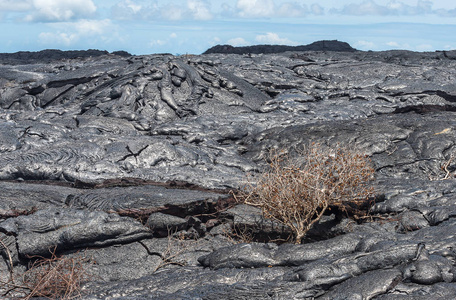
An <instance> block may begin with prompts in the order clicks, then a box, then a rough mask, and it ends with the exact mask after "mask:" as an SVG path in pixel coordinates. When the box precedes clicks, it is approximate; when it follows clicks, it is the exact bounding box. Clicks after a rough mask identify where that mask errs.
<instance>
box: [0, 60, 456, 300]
mask: <svg viewBox="0 0 456 300" xmlns="http://www.w3.org/2000/svg"><path fill="white" fill-rule="evenodd" d="M50 54H52V55H51V56H50V57H39V58H36V57H35V58H33V59H25V58H23V59H22V61H21V58H20V57H19V58H14V61H12V60H10V59H9V58H8V59H6V58H3V59H2V58H1V56H0V154H1V155H0V179H1V181H0V190H1V193H0V240H1V241H2V243H0V253H1V258H0V295H2V296H1V297H10V298H14V297H19V296H21V295H22V296H23V294H21V292H23V291H22V290H20V289H16V290H10V291H9V293H8V294H7V295H4V294H5V293H6V292H7V291H8V290H9V288H10V287H11V281H10V278H9V277H10V274H11V271H13V275H14V276H19V277H20V275H21V274H22V273H23V272H24V271H25V270H26V268H27V266H28V263H29V262H30V260H31V257H33V256H37V255H39V256H45V257H49V256H51V252H52V251H55V252H56V254H57V255H59V256H62V257H63V258H70V257H77V256H78V255H83V256H84V257H85V260H84V265H85V266H86V267H87V270H88V272H89V273H90V274H91V275H92V277H91V278H92V280H91V281H90V282H88V283H86V284H85V285H84V287H83V290H82V292H83V295H84V299H453V298H455V297H456V275H455V274H456V268H455V261H456V252H455V251H456V250H455V249H456V237H455V232H456V200H455V199H456V179H455V174H456V120H455V117H456V114H455V113H456V105H455V102H456V60H454V56H455V55H454V51H443V52H433V53H430V52H429V53H427V52H426V53H414V52H409V51H386V52H360V51H356V52H329V51H328V52H326V51H306V52H284V53H281V54H251V55H245V56H244V55H235V54H205V55H200V56H190V55H188V56H179V57H175V56H172V55H168V54H163V55H147V56H122V55H108V54H103V53H98V54H102V55H101V56H97V57H91V56H90V55H82V56H79V58H72V59H70V58H65V57H63V59H60V57H57V56H55V55H57V54H58V55H60V53H57V54H56V53H50ZM98 54H97V55H98ZM42 55H44V56H46V52H44V53H42ZM310 142H319V143H322V144H324V145H327V146H335V145H337V144H342V145H351V146H355V147H358V148H360V149H361V150H362V151H364V152H365V153H366V154H367V155H368V156H369V157H370V158H371V159H372V162H373V165H374V168H375V188H376V193H377V197H376V199H375V203H373V205H372V207H370V208H366V209H369V214H370V217H369V218H360V219H357V220H355V219H351V218H350V215H347V214H344V213H341V212H340V211H339V212H338V211H337V209H333V210H331V212H330V213H331V214H329V215H327V216H324V218H323V219H322V220H321V221H320V222H319V223H318V224H316V225H315V226H314V228H313V229H312V230H311V231H309V233H308V236H307V237H306V239H305V243H304V244H301V245H294V244H290V243H286V242H284V239H286V238H287V236H288V234H289V232H288V231H287V229H286V228H283V227H282V226H280V225H279V224H277V223H275V222H271V221H270V220H267V219H264V218H263V216H262V215H261V212H260V211H258V210H257V209H255V208H252V207H246V206H243V205H237V204H236V201H235V200H234V199H233V197H232V195H231V194H230V193H229V190H230V189H236V188H241V187H243V186H245V184H247V183H248V182H247V176H246V175H247V174H248V173H255V172H258V171H261V170H262V169H263V168H265V167H266V163H265V161H264V158H265V157H266V156H267V154H268V151H269V150H270V149H285V150H286V151H287V152H288V153H289V155H290V156H295V155H297V149H299V148H300V147H302V146H304V145H306V144H308V143H310Z"/></svg>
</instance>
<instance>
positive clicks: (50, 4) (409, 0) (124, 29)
mask: <svg viewBox="0 0 456 300" xmlns="http://www.w3.org/2000/svg"><path fill="white" fill-rule="evenodd" d="M0 26H1V28H0V29H1V30H0V32H1V35H0V36H1V40H2V42H1V44H0V52H16V51H36V50H42V49H49V48H52V49H62V50H69V49H75V50H82V49H89V48H90V49H102V50H108V51H115V50H126V51H128V52H130V53H132V54H151V53H163V52H167V53H173V54H185V53H192V54H199V53H201V52H204V51H205V50H206V49H208V48H209V47H211V46H214V45H216V44H231V45H235V46H245V45H254V44H287V45H302V44H309V43H311V42H314V41H317V40H324V39H331V40H332V39H337V40H340V41H345V42H348V43H350V45H352V46H353V47H355V48H357V49H360V50H388V49H407V50H413V51H435V50H448V49H456V1H454V0H433V1H432V0H302V1H297V0H215V1H208V0H169V1H161V0H155V1H145V0H0Z"/></svg>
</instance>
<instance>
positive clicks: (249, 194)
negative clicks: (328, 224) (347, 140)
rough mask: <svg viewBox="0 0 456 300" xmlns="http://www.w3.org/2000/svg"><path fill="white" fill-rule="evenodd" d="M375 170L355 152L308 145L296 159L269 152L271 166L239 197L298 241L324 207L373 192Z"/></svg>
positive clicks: (315, 220)
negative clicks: (371, 184)
mask: <svg viewBox="0 0 456 300" xmlns="http://www.w3.org/2000/svg"><path fill="white" fill-rule="evenodd" d="M373 173H374V170H373V169H372V167H371V164H370V160H369V159H368V158H367V157H366V156H365V155H363V154H362V153H360V152H359V151H356V150H353V149H350V148H347V147H341V146H337V147H336V148H328V147H323V146H322V145H320V144H311V145H309V146H308V147H306V148H305V149H304V150H303V151H300V156H299V157H298V158H297V159H290V158H289V157H288V156H287V155H286V154H284V152H283V151H282V152H280V151H279V152H277V151H275V152H271V153H270V155H269V168H268V169H267V170H266V171H265V172H263V173H261V174H259V175H258V176H257V177H256V178H254V179H253V181H252V180H250V181H251V182H253V183H251V184H249V185H248V186H247V188H246V189H245V190H244V191H243V192H241V193H240V196H238V199H240V200H241V201H242V202H244V203H246V204H249V205H253V206H256V207H260V208H261V209H262V211H263V214H264V216H265V217H267V218H271V219H273V220H276V221H278V222H280V223H282V224H284V225H285V226H288V227H289V228H290V229H291V230H292V231H293V233H294V235H295V242H296V243H298V244H299V243H301V240H302V239H303V237H304V236H305V234H306V232H307V231H308V230H309V229H310V228H311V227H312V225H313V224H314V223H315V222H317V221H318V220H319V219H320V218H321V217H322V216H323V214H324V213H325V211H326V210H327V209H328V207H330V206H337V205H340V206H341V207H343V205H342V204H343V203H344V202H347V201H348V202H357V201H365V200H366V199H367V198H368V197H370V196H372V195H373V188H372V187H371V186H370V185H369V181H371V180H372V179H373Z"/></svg>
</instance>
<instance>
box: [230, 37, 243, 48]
mask: <svg viewBox="0 0 456 300" xmlns="http://www.w3.org/2000/svg"><path fill="white" fill-rule="evenodd" d="M226 43H227V44H228V45H231V46H235V47H237V46H246V45H248V44H249V43H248V42H247V41H246V40H244V39H243V38H241V37H237V38H233V39H230V40H228V41H226Z"/></svg>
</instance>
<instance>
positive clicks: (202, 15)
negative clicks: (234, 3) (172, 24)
mask: <svg viewBox="0 0 456 300" xmlns="http://www.w3.org/2000/svg"><path fill="white" fill-rule="evenodd" d="M208 6H209V4H208V3H205V2H203V1H199V0H188V1H187V7H188V9H189V10H190V13H191V14H192V16H193V18H194V19H195V20H210V19H212V13H211V12H210V9H209V8H208Z"/></svg>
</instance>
